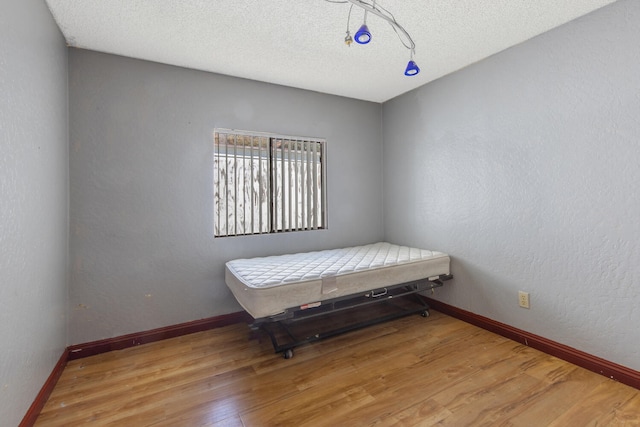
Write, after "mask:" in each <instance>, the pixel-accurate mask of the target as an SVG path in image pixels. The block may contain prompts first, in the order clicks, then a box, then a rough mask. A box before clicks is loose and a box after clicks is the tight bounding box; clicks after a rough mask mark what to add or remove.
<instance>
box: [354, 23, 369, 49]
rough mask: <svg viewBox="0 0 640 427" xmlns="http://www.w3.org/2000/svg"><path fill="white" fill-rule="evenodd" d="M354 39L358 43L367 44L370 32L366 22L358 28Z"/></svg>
mask: <svg viewBox="0 0 640 427" xmlns="http://www.w3.org/2000/svg"><path fill="white" fill-rule="evenodd" d="M355 41H356V43H358V44H367V43H369V42H370V41H371V33H370V32H369V27H367V24H362V26H361V27H360V29H359V30H358V31H357V32H356V36H355Z"/></svg>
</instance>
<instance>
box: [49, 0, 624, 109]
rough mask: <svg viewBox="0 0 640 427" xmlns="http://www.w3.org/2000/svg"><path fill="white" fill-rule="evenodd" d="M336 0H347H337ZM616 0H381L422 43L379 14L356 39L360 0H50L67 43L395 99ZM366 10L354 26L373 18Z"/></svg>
mask: <svg viewBox="0 0 640 427" xmlns="http://www.w3.org/2000/svg"><path fill="white" fill-rule="evenodd" d="M333 1H335V0H333ZM614 1H615V0H562V1H558V0H455V1H452V0H378V1H377V4H378V5H380V6H383V7H385V8H386V9H387V10H389V11H390V12H392V13H393V14H394V15H395V18H396V20H397V21H398V23H400V24H401V25H402V26H403V27H404V28H405V29H406V30H407V31H408V32H409V34H410V35H411V37H412V38H413V40H414V41H415V44H416V55H415V61H416V62H417V63H418V65H419V66H420V68H421V70H422V71H421V73H420V74H418V75H417V76H413V77H406V76H405V75H404V74H403V73H404V68H405V66H406V64H407V61H408V60H409V51H408V50H407V49H406V48H405V47H404V46H403V45H402V44H401V42H400V40H399V39H398V36H396V34H395V33H394V32H393V29H392V28H391V26H390V25H389V24H388V23H387V22H385V21H384V20H382V19H381V18H379V17H377V16H375V15H371V14H369V17H368V19H367V24H368V26H369V29H370V31H371V33H372V36H373V40H372V41H371V43H369V44H368V45H365V46H361V45H356V44H355V43H354V44H353V45H352V46H351V47H348V46H346V45H345V44H344V42H343V40H344V37H345V31H346V26H347V15H348V12H349V6H350V3H335V2H328V1H326V0H260V1H257V0H179V1H176V0H46V2H47V4H48V5H49V8H50V9H51V11H52V13H53V16H54V18H55V19H56V22H57V23H58V25H59V27H60V29H61V30H62V33H63V34H64V36H65V38H66V40H67V43H68V44H69V45H70V46H73V47H79V48H84V49H91V50H95V51H99V52H107V53H112V54H117V55H123V56H128V57H132V58H139V59H145V60H150V61H155V62H160V63H165V64H172V65H177V66H182V67H188V68H193V69H197V70H204V71H212V72H215V73H221V74H228V75H232V76H237V77H244V78H248V79H253V80H259V81H264V82H270V83H276V84H281V85H286V86H292V87H297V88H303V89H309V90H313V91H318V92H324V93H329V94H335V95H342V96H346V97H351V98H357V99H363V100H368V101H374V102H384V101H386V100H388V99H391V98H393V97H395V96H398V95H400V94H402V93H405V92H407V91H409V90H411V89H414V88H416V87H418V86H421V85H423V84H425V83H427V82H429V81H432V80H434V79H437V78H438V77H441V76H443V75H446V74H448V73H451V72H453V71H456V70H458V69H460V68H463V67H465V66H467V65H469V64H472V63H474V62H477V61H479V60H481V59H483V58H486V57H488V56H490V55H492V54H494V53H497V52H500V51H501V50H504V49H506V48H508V47H510V46H513V45H516V44H518V43H521V42H523V41H525V40H527V39H529V38H531V37H534V36H536V35H538V34H541V33H543V32H545V31H548V30H550V29H552V28H554V27H557V26H559V25H561V24H563V23H565V22H568V21H570V20H572V19H575V18H577V17H579V16H581V15H584V14H586V13H589V12H591V11H593V10H595V9H597V8H599V7H602V6H604V5H607V4H609V3H613V2H614ZM362 19H363V11H362V10H361V9H359V8H357V7H354V9H353V13H352V17H351V25H350V30H351V33H352V34H353V33H355V31H357V29H358V27H359V26H360V24H361V23H362Z"/></svg>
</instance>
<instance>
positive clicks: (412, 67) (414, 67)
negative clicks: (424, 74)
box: [404, 59, 420, 76]
mask: <svg viewBox="0 0 640 427" xmlns="http://www.w3.org/2000/svg"><path fill="white" fill-rule="evenodd" d="M419 72H420V67H418V64H416V62H415V61H414V60H413V59H412V60H411V61H409V62H408V63H407V68H405V70H404V75H405V76H415V75H416V74H418V73H419Z"/></svg>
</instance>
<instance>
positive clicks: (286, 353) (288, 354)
mask: <svg viewBox="0 0 640 427" xmlns="http://www.w3.org/2000/svg"><path fill="white" fill-rule="evenodd" d="M282 357H284V358H285V359H291V358H292V357H293V349H292V348H288V349H286V350H285V351H283V352H282Z"/></svg>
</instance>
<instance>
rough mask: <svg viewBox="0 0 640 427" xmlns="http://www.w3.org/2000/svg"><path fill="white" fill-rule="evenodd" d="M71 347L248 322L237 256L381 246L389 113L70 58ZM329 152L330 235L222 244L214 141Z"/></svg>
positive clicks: (96, 58) (296, 93) (118, 62)
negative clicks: (198, 322)
mask: <svg viewBox="0 0 640 427" xmlns="http://www.w3.org/2000/svg"><path fill="white" fill-rule="evenodd" d="M69 73H70V78H69V82H70V83H69V104H70V182H71V187H70V188H71V190H70V191H71V199H70V227H71V230H70V263H71V271H70V290H69V298H70V313H69V314H70V332H69V333H70V343H71V344H75V343H82V342H88V341H92V340H97V339H102V338H108V337H113V336H118V335H122V334H127V333H132V332H139V331H144V330H148V329H152V328H157V327H162V326H165V325H172V324H177V323H181V322H186V321H191V320H194V319H200V318H206V317H209V316H216V315H221V314H225V313H230V312H235V311H239V310H240V306H239V305H238V304H237V303H236V301H235V299H234V298H233V296H232V295H231V293H230V292H229V291H228V290H227V287H226V285H225V283H224V263H225V262H226V261H228V260H230V259H234V258H239V257H251V256H260V255H268V254H278V253H286V252H297V251H307V250H313V249H323V248H329V247H337V246H345V245H353V244H361V243H368V242H374V241H377V240H380V239H381V238H382V236H383V230H382V226H383V218H382V212H383V208H382V203H383V201H382V191H381V188H382V184H383V182H382V179H383V177H382V132H381V126H380V118H381V112H382V107H381V105H379V104H374V103H367V102H362V101H355V100H350V99H346V98H340V97H336V96H330V95H323V94H319V93H313V92H308V91H303V90H298V89H291V88H285V87H281V86H276V85H270V84H265V83H258V82H253V81H248V80H242V79H237V78H233V77H228V76H221V75H214V74H210V73H204V72H198V71H194V70H187V69H183V68H178V67H171V66H166V65H160V64H156V63H151V62H144V61H139V60H132V59H127V58H123V57H118V56H112V55H107V54H100V53H96V52H91V51H84V50H77V49H71V50H70V51H69ZM214 127H225V128H235V129H245V130H254V131H266V132H275V133H282V134H287V135H301V136H317V137H325V138H326V139H327V150H328V153H327V159H328V205H329V229H328V230H323V231H314V232H299V233H284V234H280V235H264V236H247V237H233V238H218V239H214V238H213V237H212V236H213V225H212V223H213V214H212V194H213V188H212V187H213V184H212V180H213V172H212V161H213V129H214Z"/></svg>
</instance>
